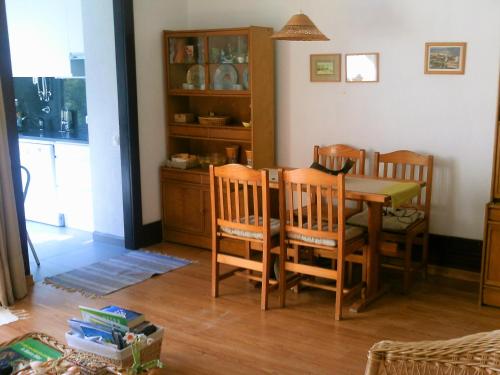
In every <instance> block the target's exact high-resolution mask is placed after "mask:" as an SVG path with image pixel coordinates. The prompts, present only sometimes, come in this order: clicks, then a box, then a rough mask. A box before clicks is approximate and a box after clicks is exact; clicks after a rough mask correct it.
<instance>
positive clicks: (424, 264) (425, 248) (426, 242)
mask: <svg viewBox="0 0 500 375" xmlns="http://www.w3.org/2000/svg"><path fill="white" fill-rule="evenodd" d="M428 260H429V231H427V230H426V231H425V232H424V240H423V244H422V268H423V272H422V276H423V278H424V280H427V262H428Z"/></svg>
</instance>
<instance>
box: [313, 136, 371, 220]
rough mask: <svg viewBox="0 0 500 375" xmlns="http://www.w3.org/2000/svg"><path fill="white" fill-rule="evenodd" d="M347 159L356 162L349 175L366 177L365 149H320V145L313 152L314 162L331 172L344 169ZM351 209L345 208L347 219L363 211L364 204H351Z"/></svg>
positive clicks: (357, 202)
mask: <svg viewBox="0 0 500 375" xmlns="http://www.w3.org/2000/svg"><path fill="white" fill-rule="evenodd" d="M347 159H350V160H352V161H353V162H355V164H354V166H353V167H352V169H351V170H350V171H349V173H348V174H349V175H352V176H364V175H365V159H366V152H365V150H363V149H357V148H354V147H351V146H347V145H342V144H336V145H330V146H323V147H320V146H318V145H316V146H314V151H313V161H314V162H315V163H319V164H320V165H322V166H323V167H325V168H328V169H331V170H338V169H341V168H342V167H343V165H344V164H345V162H346V161H347ZM348 206H349V207H346V208H345V213H346V216H347V217H350V216H352V215H354V214H356V213H358V212H361V211H362V209H363V202H361V201H354V202H351V203H350V204H349V205H348Z"/></svg>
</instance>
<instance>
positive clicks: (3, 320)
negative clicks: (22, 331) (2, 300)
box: [0, 307, 29, 326]
mask: <svg viewBox="0 0 500 375" xmlns="http://www.w3.org/2000/svg"><path fill="white" fill-rule="evenodd" d="M28 317H29V314H28V313H27V312H26V311H25V310H10V309H6V308H5V307H0V326H3V325H5V324H9V323H12V322H16V321H18V320H19V319H27V318H28Z"/></svg>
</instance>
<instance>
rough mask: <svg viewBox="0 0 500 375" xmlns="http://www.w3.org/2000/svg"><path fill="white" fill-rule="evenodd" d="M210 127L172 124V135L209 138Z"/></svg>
mask: <svg viewBox="0 0 500 375" xmlns="http://www.w3.org/2000/svg"><path fill="white" fill-rule="evenodd" d="M209 130H210V129H208V128H203V127H201V126H199V125H198V126H185V125H170V135H173V136H179V137H199V138H208V136H209Z"/></svg>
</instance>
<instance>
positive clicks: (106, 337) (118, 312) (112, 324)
mask: <svg viewBox="0 0 500 375" xmlns="http://www.w3.org/2000/svg"><path fill="white" fill-rule="evenodd" d="M80 314H81V319H77V318H73V319H70V320H68V324H69V327H70V330H71V332H70V334H71V335H72V336H73V337H78V338H80V339H84V340H88V341H92V342H94V343H99V344H102V345H108V346H113V347H116V349H117V350H122V349H124V348H125V347H127V345H128V344H127V343H126V342H125V338H124V337H125V334H126V333H128V332H132V333H134V334H144V335H146V336H149V335H151V334H153V333H154V332H156V331H157V327H156V326H155V325H154V324H151V323H150V322H148V321H146V318H145V316H144V314H141V313H138V312H135V311H131V310H127V309H124V308H122V307H119V306H107V307H104V308H102V309H94V308H90V307H85V306H80Z"/></svg>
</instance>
